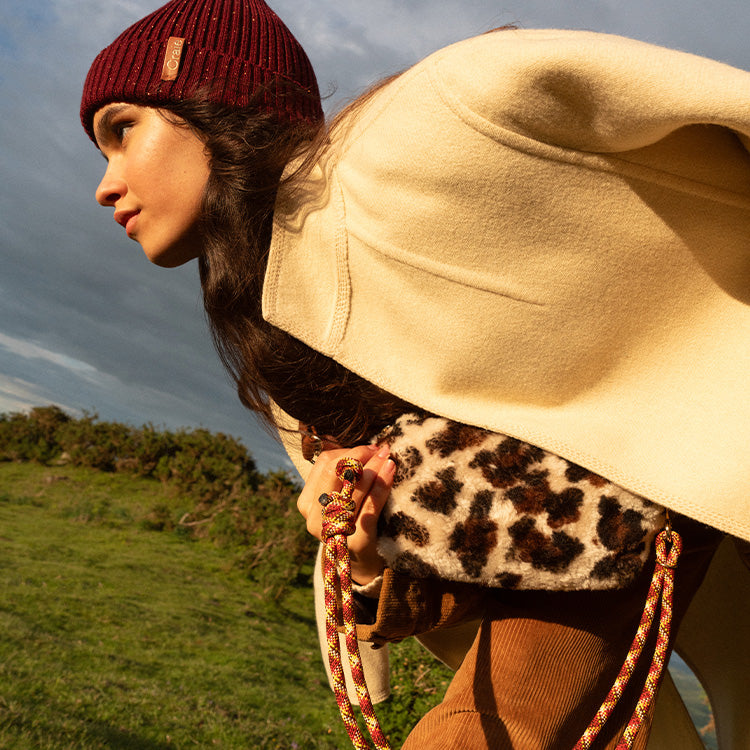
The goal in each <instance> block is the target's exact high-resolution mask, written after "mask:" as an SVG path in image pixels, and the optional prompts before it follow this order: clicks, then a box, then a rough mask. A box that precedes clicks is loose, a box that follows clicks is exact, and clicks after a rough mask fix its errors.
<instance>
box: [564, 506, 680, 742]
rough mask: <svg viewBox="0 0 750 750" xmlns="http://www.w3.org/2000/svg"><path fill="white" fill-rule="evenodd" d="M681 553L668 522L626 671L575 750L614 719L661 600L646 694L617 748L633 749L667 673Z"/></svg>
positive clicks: (658, 541)
mask: <svg viewBox="0 0 750 750" xmlns="http://www.w3.org/2000/svg"><path fill="white" fill-rule="evenodd" d="M680 552H682V539H681V537H680V535H679V534H678V533H677V532H676V531H673V530H672V527H671V525H670V524H669V520H667V525H666V527H665V529H664V530H663V531H661V532H660V533H659V535H658V536H657V538H656V565H655V567H654V575H653V578H652V579H651V586H650V588H649V591H648V596H647V597H646V606H645V608H644V610H643V615H642V616H641V621H640V624H639V625H638V630H637V632H636V634H635V638H634V639H633V643H632V644H631V646H630V650H629V651H628V654H627V656H626V657H625V663H624V664H623V665H622V669H621V670H620V673H619V674H618V675H617V679H616V680H615V683H614V685H612V689H611V690H610V691H609V694H608V695H607V697H606V698H605V699H604V703H602V705H601V708H600V709H599V710H598V711H597V713H596V716H594V718H593V719H592V721H591V724H589V726H588V727H587V729H586V731H585V732H584V733H583V736H582V737H581V739H580V740H578V743H577V744H576V746H575V748H574V750H588V748H590V747H591V743H592V742H593V741H594V739H595V738H596V736H597V735H598V734H599V731H600V730H601V728H602V727H603V726H604V723H605V722H606V721H607V719H608V718H609V717H610V716H611V714H612V711H613V710H614V708H615V706H616V705H617V702H618V701H619V700H620V697H621V696H622V694H623V691H624V690H625V687H626V686H627V684H628V681H629V680H630V678H631V677H632V675H633V672H634V671H635V668H636V665H637V663H638V658H639V657H640V655H641V652H642V651H643V647H644V645H645V643H646V639H647V638H648V634H649V631H650V630H651V624H652V622H653V619H654V613H655V612H656V608H657V606H658V605H659V602H660V600H661V612H660V617H659V632H658V635H657V639H656V646H655V648H654V658H653V659H652V661H651V667H650V669H649V671H648V676H647V677H646V682H645V684H644V686H643V691H642V692H641V695H640V698H639V699H638V703H637V704H636V706H635V710H634V711H633V715H632V716H631V717H630V721H629V722H628V725H627V727H626V728H625V731H624V732H623V735H622V738H621V739H620V742H619V743H618V745H617V750H630V749H631V748H632V747H633V742H634V741H635V738H636V735H637V734H638V730H639V729H640V728H641V725H642V724H643V721H644V719H645V718H646V716H647V715H648V712H649V709H650V707H651V704H652V703H653V701H654V698H655V697H656V693H657V691H658V689H659V682H660V681H661V676H662V673H663V671H664V663H665V661H666V656H667V652H668V650H669V631H670V626H671V624H672V598H673V593H674V574H675V567H676V566H677V560H678V558H679V556H680Z"/></svg>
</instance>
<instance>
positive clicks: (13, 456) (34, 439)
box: [0, 406, 70, 463]
mask: <svg viewBox="0 0 750 750" xmlns="http://www.w3.org/2000/svg"><path fill="white" fill-rule="evenodd" d="M69 421H70V417H69V416H68V415H67V414H66V413H65V412H64V411H63V410H62V409H60V408H59V407H57V406H37V407H35V408H34V409H32V410H31V411H30V412H29V413H28V414H22V413H13V414H0V461H36V462H38V463H47V462H49V461H50V460H52V459H53V458H54V457H56V456H58V455H59V454H60V446H59V443H58V440H57V435H58V432H59V430H60V428H61V427H63V426H64V425H66V424H67V423H68V422H69Z"/></svg>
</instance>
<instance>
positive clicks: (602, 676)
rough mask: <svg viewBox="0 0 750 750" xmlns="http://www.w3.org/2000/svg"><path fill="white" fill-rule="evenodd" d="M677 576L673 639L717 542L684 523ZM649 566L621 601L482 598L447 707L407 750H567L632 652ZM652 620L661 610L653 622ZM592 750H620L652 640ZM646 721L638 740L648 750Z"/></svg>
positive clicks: (558, 596) (428, 720) (423, 725)
mask: <svg viewBox="0 0 750 750" xmlns="http://www.w3.org/2000/svg"><path fill="white" fill-rule="evenodd" d="M675 528H676V529H677V530H678V531H679V532H680V533H681V535H682V537H683V545H684V547H683V553H682V556H681V558H680V562H679V564H678V567H677V571H676V579H675V596H674V617H673V623H672V638H674V635H675V634H676V632H677V629H678V627H679V623H680V621H681V619H682V617H683V615H684V614H685V611H686V609H687V607H688V604H689V603H690V600H691V599H692V597H693V595H694V593H695V591H696V590H697V588H698V586H699V585H700V582H701V580H702V579H703V576H704V575H705V572H706V569H707V568H708V565H709V563H710V560H711V557H712V555H713V553H714V552H715V550H716V547H717V546H718V543H719V542H720V540H721V537H722V535H721V534H720V533H718V532H716V531H714V530H713V529H710V528H708V527H706V526H703V525H701V524H697V523H695V522H693V521H690V520H688V519H678V521H676V522H675ZM652 572H653V564H652V563H649V565H648V566H647V568H646V570H644V573H643V575H642V577H641V579H639V581H638V582H637V583H636V584H634V585H633V586H631V587H630V588H628V589H627V590H625V591H603V592H594V591H585V592H538V591H535V592H531V591H528V592H521V591H516V592H503V591H498V592H496V593H494V594H488V596H487V602H486V609H485V611H484V616H483V619H482V624H481V627H480V629H479V633H478V635H477V637H476V639H475V641H474V643H473V645H472V647H471V649H470V651H469V653H468V654H467V656H466V658H465V659H464V661H463V664H462V665H461V667H460V668H459V669H458V671H457V672H456V675H455V677H454V679H453V681H452V682H451V684H450V686H449V687H448V690H447V692H446V695H445V698H444V700H443V701H442V703H440V705H438V706H437V707H436V708H434V709H433V710H432V711H430V712H429V713H428V714H427V715H426V716H425V717H424V718H423V719H422V720H421V721H420V722H419V723H418V724H417V726H416V727H415V728H414V730H413V731H412V733H411V734H410V735H409V737H408V739H407V741H406V743H405V745H404V746H403V750H433V749H437V748H445V749H450V750H506V749H507V750H572V748H573V747H574V745H575V744H576V742H577V741H578V740H579V739H580V737H581V735H582V734H583V732H584V730H585V729H586V727H587V726H588V724H589V722H590V721H591V719H592V718H593V716H594V714H595V713H596V711H597V710H598V709H599V707H600V705H601V704H602V701H603V700H604V697H605V696H606V695H607V693H608V691H609V689H610V687H611V686H612V683H613V682H614V680H615V678H616V676H617V674H618V672H619V670H620V668H621V666H622V664H623V662H624V660H625V656H626V654H627V652H628V649H629V648H630V645H631V642H632V640H633V636H634V635H635V632H636V630H637V628H638V623H639V620H640V617H641V614H642V612H643V608H644V604H645V600H646V594H647V591H648V587H649V584H650V579H651V574H652ZM656 617H657V618H658V610H657V615H656ZM657 625H658V623H657V622H656V621H655V622H654V626H653V628H652V631H653V632H652V637H651V638H650V639H649V642H648V643H647V644H646V646H645V648H644V650H643V653H642V655H641V659H640V662H639V665H638V668H637V670H636V672H635V673H634V675H633V677H632V679H631V680H630V683H629V685H628V688H627V689H626V691H625V693H624V694H623V697H622V699H621V700H620V703H619V705H618V707H617V709H616V710H615V712H614V713H613V715H612V716H611V718H610V719H609V721H608V722H607V724H605V727H604V728H603V729H602V731H601V733H600V735H599V737H598V738H597V740H596V742H595V744H594V745H593V748H595V749H596V750H605V749H606V750H610V749H612V750H613V749H614V748H615V747H616V745H617V742H618V740H619V738H620V737H621V735H622V732H623V730H624V729H625V727H626V725H627V723H628V721H629V719H630V716H631V714H632V713H633V709H634V707H635V704H636V702H637V700H638V697H639V695H640V692H641V690H642V688H643V685H644V682H645V679H646V673H647V671H648V668H649V665H650V662H651V657H652V655H653V649H654V641H655V631H656V628H657ZM649 727H650V717H648V718H647V719H646V722H645V726H644V728H643V731H641V732H640V733H639V735H638V737H637V738H636V742H635V746H634V747H635V748H636V749H637V750H642V749H643V748H645V746H646V742H647V739H648V730H649Z"/></svg>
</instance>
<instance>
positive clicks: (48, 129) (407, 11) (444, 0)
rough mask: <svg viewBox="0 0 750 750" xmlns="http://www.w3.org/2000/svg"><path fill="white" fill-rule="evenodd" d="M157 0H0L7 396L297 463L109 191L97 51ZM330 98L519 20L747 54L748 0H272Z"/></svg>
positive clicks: (0, 330) (732, 58)
mask: <svg viewBox="0 0 750 750" xmlns="http://www.w3.org/2000/svg"><path fill="white" fill-rule="evenodd" d="M159 4H160V3H159V2H158V0H107V2H103V0H2V3H1V4H0V101H2V110H3V117H2V118H0V170H1V171H2V180H0V263H1V264H2V265H1V266H0V411H16V410H22V409H26V408H29V407H30V406H33V405H37V404H48V403H57V404H59V405H61V406H63V407H64V408H66V409H68V410H70V411H71V412H73V413H75V412H80V410H83V409H85V410H89V411H96V412H98V413H99V414H100V415H101V417H102V418H106V419H116V420H120V421H125V422H129V423H133V424H142V423H145V422H151V423H153V424H156V425H165V426H168V427H170V428H176V427H180V426H186V427H197V426H203V427H207V428H209V429H212V430H217V431H219V430H220V431H224V432H228V433H230V434H232V435H235V436H238V437H241V438H242V439H243V441H244V443H245V444H246V445H247V446H248V447H249V448H250V450H251V451H252V453H253V454H254V455H255V457H256V459H257V460H258V462H259V464H260V465H261V466H262V467H263V468H271V467H276V466H283V465H286V463H285V456H284V455H283V453H282V452H281V450H280V448H279V447H278V446H277V445H276V443H275V442H274V441H273V440H272V439H271V438H270V437H269V436H268V435H266V434H265V433H264V431H263V430H262V429H261V428H260V427H259V426H258V425H257V424H256V422H255V420H254V418H253V417H252V415H250V414H249V413H248V412H246V411H245V410H244V409H243V408H242V407H241V405H240V404H239V401H238V400H237V398H236V396H235V394H234V392H233V389H232V387H231V385H230V383H229V381H228V378H227V376H226V375H225V374H224V372H223V371H222V369H221V367H220V365H219V364H218V360H217V358H216V355H215V354H214V352H213V349H212V347H211V343H210V340H209V336H208V333H207V329H206V325H205V322H204V319H203V313H202V308H201V304H200V293H199V291H200V290H199V284H198V278H197V268H196V266H195V264H194V263H191V264H188V265H187V266H185V267H183V268H180V269H176V270H165V269H160V268H157V267H155V266H152V265H150V264H149V263H148V261H147V260H146V259H145V257H144V256H143V254H142V252H141V250H140V248H139V247H138V246H137V245H136V244H135V243H132V242H130V241H129V240H127V238H126V237H125V236H124V234H123V232H122V231H121V229H120V228H119V227H117V226H116V225H115V224H114V222H113V221H112V215H111V211H107V210H104V209H102V208H100V207H99V206H97V205H96V204H95V202H94V200H93V192H94V188H95V187H96V185H97V183H98V181H99V179H100V177H101V173H102V171H103V168H104V162H103V161H102V159H101V157H100V156H99V155H98V153H97V152H96V150H95V149H94V148H93V146H92V145H91V144H90V143H89V141H88V139H87V138H86V136H85V134H84V132H83V130H82V129H81V127H80V124H79V121H78V104H79V99H80V91H81V85H82V82H83V79H84V77H85V75H86V71H87V69H88V66H89V64H90V62H91V60H92V59H93V58H94V56H95V55H96V53H97V52H98V51H99V50H100V49H101V48H102V47H104V46H106V45H107V44H109V42H111V41H112V39H114V37H115V36H116V35H117V34H118V33H119V32H120V31H122V30H123V29H124V28H125V27H126V26H128V25H129V24H130V23H132V22H134V21H136V20H137V19H138V18H140V17H142V16H143V15H145V14H146V13H148V12H150V11H152V10H154V9H155V8H156V7H158V6H159ZM271 6H272V7H273V8H274V10H276V11H277V12H278V13H279V15H280V16H281V17H282V18H283V19H284V20H285V21H286V22H287V24H288V25H289V26H290V27H291V28H292V30H293V31H294V33H295V34H296V35H297V37H298V38H299V39H300V41H301V42H302V44H303V46H304V47H305V48H306V49H307V51H308V54H309V56H310V58H311V60H312V62H313V65H314V66H315V69H316V72H317V75H318V80H319V83H320V86H321V90H322V91H324V92H326V91H334V93H333V94H332V95H331V96H330V98H329V99H328V102H327V107H328V109H329V111H332V110H335V109H336V108H337V107H338V106H340V105H341V103H343V102H345V101H347V100H348V99H350V98H352V97H353V96H355V95H356V94H357V93H358V92H359V91H360V90H361V89H362V88H363V87H365V86H366V85H367V84H368V83H370V82H372V81H375V80H377V79H378V78H380V77H382V76H384V75H387V74H389V73H392V72H395V71H397V70H401V69H403V68H404V67H407V66H409V65H410V64H412V63H414V62H416V61H417V60H418V59H420V58H421V57H423V56H425V55H426V54H429V53H430V52H431V51H433V50H435V49H438V48H439V47H441V46H443V45H445V44H448V43H450V42H453V41H457V40H458V39H462V38H465V37H468V36H472V35H474V34H477V33H481V32H482V31H485V30H487V29H489V28H493V27H495V26H500V25H503V24H507V23H514V24H516V25H519V26H522V27H527V28H533V27H557V28H586V29H592V30H595V31H605V32H610V33H617V34H623V35H626V36H632V37H635V38H638V39H643V40H644V41H649V42H653V43H656V44H663V45H665V46H670V47H676V48H679V49H683V50H686V51H689V52H694V53H696V54H702V55H705V56H708V57H714V58H716V59H720V60H722V61H724V62H728V63H730V64H733V65H735V66H737V67H741V68H746V69H750V46H749V45H748V43H747V38H748V33H749V32H750V5H748V4H747V2H746V0H713V2H711V3H708V2H705V0H704V1H703V2H695V1H694V0H682V1H678V0H663V1H661V2H660V1H659V0H631V1H630V2H627V3H626V2H621V0H567V1H566V0H556V1H555V2H552V1H551V0H546V1H544V2H542V1H541V0H533V1H529V2H517V1H513V2H508V1H506V2H494V1H491V0H477V1H476V2H472V1H471V0H441V1H440V2H431V1H430V0H405V1H404V2H396V0H381V1H380V2H377V3H376V2H372V0H353V1H352V2H341V0H336V2H333V1H332V0H271Z"/></svg>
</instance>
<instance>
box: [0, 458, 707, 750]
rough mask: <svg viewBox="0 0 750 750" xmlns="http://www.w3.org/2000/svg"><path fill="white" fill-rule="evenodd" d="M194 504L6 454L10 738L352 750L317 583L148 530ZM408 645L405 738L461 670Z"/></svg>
mask: <svg viewBox="0 0 750 750" xmlns="http://www.w3.org/2000/svg"><path fill="white" fill-rule="evenodd" d="M180 502H182V501H181V500H180V498H179V497H175V496H174V495H168V494H165V490H164V488H163V487H162V485H161V484H160V483H159V482H156V481H154V480H145V479H136V478H133V477H131V476H125V475H118V474H105V473H103V472H98V471H94V470H90V469H83V468H73V467H68V466H65V467H55V466H47V467H45V466H39V465H36V464H31V463H7V462H6V463H0V571H2V575H0V747H2V748H8V749H10V748H13V749H18V750H27V749H28V750H53V749H54V750H62V749H63V748H70V749H71V750H73V749H75V750H88V749H89V748H116V749H119V748H123V749H124V748H133V749H135V750H160V749H161V748H193V747H199V748H209V747H216V748H237V749H240V748H243V749H244V748H259V749H262V748H269V749H270V748H298V749H300V750H308V749H309V750H314V749H315V748H331V749H332V748H346V747H349V746H350V745H349V741H348V739H347V737H346V734H345V732H344V730H343V728H342V725H341V721H340V719H339V716H338V712H337V709H336V706H335V702H334V701H333V697H332V695H331V693H330V692H329V690H328V687H327V685H326V684H325V677H324V673H323V669H322V665H321V663H320V657H319V654H318V647H317V641H316V638H315V634H314V631H315V629H314V623H313V619H312V602H311V592H310V588H309V584H308V583H307V582H305V581H304V580H302V581H300V583H299V585H297V586H292V587H291V588H290V589H288V591H287V592H286V594H285V595H284V596H283V597H281V598H278V599H274V597H273V596H270V595H269V591H268V590H265V591H264V590H263V588H262V587H261V586H260V585H259V584H258V583H257V582H254V581H251V580H249V579H248V577H247V575H246V574H244V573H243V572H242V570H241V569H239V568H238V567H236V566H235V565H233V560H234V558H233V554H232V553H231V552H229V551H228V550H227V549H220V548H218V547H216V546H215V545H214V544H212V543H211V542H209V541H206V540H201V541H192V540H190V539H189V538H188V537H187V536H186V535H184V534H182V535H181V534H179V533H177V532H174V531H173V532H156V531H151V530H148V528H147V524H144V523H142V519H144V518H147V517H148V513H149V511H150V509H152V508H153V507H154V506H159V505H161V506H163V505H164V504H167V505H170V506H172V509H174V506H179V503H180ZM281 542H282V540H279V543H281ZM302 578H304V576H303V577H302ZM394 653H395V658H394V659H393V660H392V661H393V664H394V668H395V670H396V671H395V675H394V683H395V684H396V685H397V686H398V687H397V690H396V691H395V697H394V698H393V699H391V700H390V701H389V702H387V703H386V704H383V705H381V706H380V707H379V709H378V714H379V715H380V717H381V720H382V723H383V725H384V728H385V730H386V732H387V734H388V735H389V736H390V738H391V741H392V745H393V746H394V747H397V746H400V744H401V742H402V741H403V739H404V738H405V736H406V734H408V731H409V729H410V727H411V726H412V725H413V724H414V723H415V722H416V720H417V719H418V718H419V717H420V716H421V715H422V714H423V713H424V712H425V711H426V710H428V708H429V707H430V706H431V705H433V704H434V703H436V702H437V701H439V699H440V697H441V696H442V693H443V691H444V689H445V687H446V686H447V683H448V680H449V679H450V673H449V672H448V671H447V670H446V669H444V668H443V667H440V666H438V665H436V664H434V663H433V662H432V661H430V660H429V658H428V659H425V657H424V656H423V655H422V654H423V652H421V650H420V648H419V647H418V646H417V645H416V644H408V643H407V644H401V645H399V646H396V647H395V649H394ZM417 675H420V677H419V687H418V688H416V689H414V688H412V687H411V686H412V685H413V684H414V682H415V681H417ZM695 700H696V701H698V702H699V701H700V695H699V694H698V693H696V698H695Z"/></svg>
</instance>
